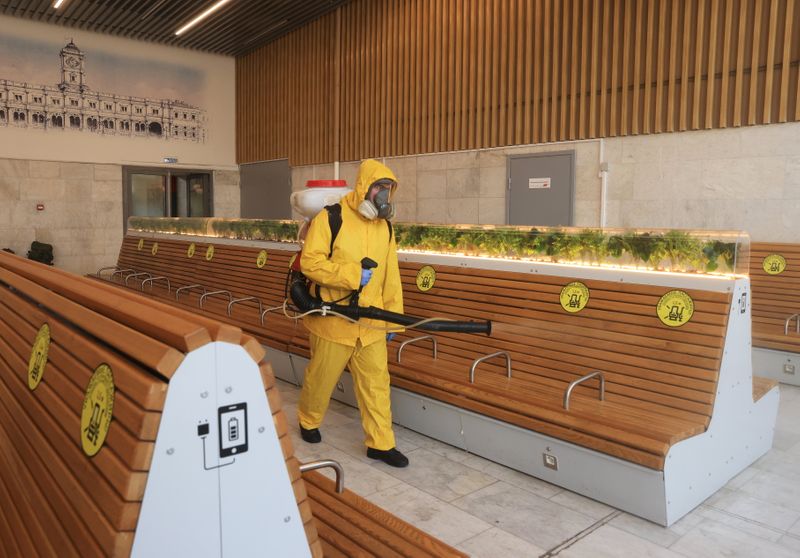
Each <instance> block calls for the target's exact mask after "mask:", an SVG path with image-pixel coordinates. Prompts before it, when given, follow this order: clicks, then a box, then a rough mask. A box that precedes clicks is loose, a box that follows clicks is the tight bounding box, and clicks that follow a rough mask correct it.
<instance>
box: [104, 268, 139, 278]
mask: <svg viewBox="0 0 800 558" xmlns="http://www.w3.org/2000/svg"><path fill="white" fill-rule="evenodd" d="M129 271H136V270H135V269H118V270H116V271H115V272H113V273H112V274H111V275H110V276H109V279H111V280H112V281H113V280H114V276H115V275H116V274H117V273H119V274H120V275H122V274H123V273H128V272H129Z"/></svg>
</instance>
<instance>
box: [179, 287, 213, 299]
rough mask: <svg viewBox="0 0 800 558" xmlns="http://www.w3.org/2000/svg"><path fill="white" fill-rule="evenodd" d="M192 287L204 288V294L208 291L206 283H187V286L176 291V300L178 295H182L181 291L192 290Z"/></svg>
mask: <svg viewBox="0 0 800 558" xmlns="http://www.w3.org/2000/svg"><path fill="white" fill-rule="evenodd" d="M192 289H203V293H204V294H205V293H206V292H207V291H206V287H205V285H200V284H195V285H186V286H185V287H179V288H178V289H177V290H176V291H175V300H178V297H179V296H180V295H181V291H191V290H192Z"/></svg>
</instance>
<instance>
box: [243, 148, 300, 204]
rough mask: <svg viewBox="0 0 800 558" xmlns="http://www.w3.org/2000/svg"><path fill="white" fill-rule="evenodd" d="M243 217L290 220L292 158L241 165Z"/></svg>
mask: <svg viewBox="0 0 800 558" xmlns="http://www.w3.org/2000/svg"><path fill="white" fill-rule="evenodd" d="M239 181H240V184H241V186H240V187H241V196H242V213H241V215H242V218H245V219H291V218H292V207H291V206H290V205H289V195H290V194H291V193H292V175H291V171H290V170H289V160H288V159H279V160H277V161H262V162H259V163H246V164H243V165H240V166H239Z"/></svg>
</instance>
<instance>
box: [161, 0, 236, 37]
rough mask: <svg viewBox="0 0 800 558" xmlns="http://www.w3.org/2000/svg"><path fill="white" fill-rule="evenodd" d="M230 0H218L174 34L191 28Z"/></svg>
mask: <svg viewBox="0 0 800 558" xmlns="http://www.w3.org/2000/svg"><path fill="white" fill-rule="evenodd" d="M230 1H231V0H219V2H217V3H216V4H214V5H213V6H211V7H210V8H208V9H207V10H206V11H204V12H202V13H201V14H200V15H198V16H197V17H196V18H194V19H193V20H192V21H190V22H189V23H187V24H186V25H184V26H183V27H181V28H180V29H178V30H177V31H175V35H180V34H181V33H183V32H184V31H187V30H189V29H191V28H192V27H194V26H195V25H197V24H198V23H200V22H201V21H203V20H204V19H205V18H207V17H208V16H210V15H211V14H213V13H214V12H216V11H217V10H219V9H220V8H221V7H222V6H224V5H225V4H227V3H228V2H230Z"/></svg>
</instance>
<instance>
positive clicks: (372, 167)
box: [342, 159, 397, 212]
mask: <svg viewBox="0 0 800 558" xmlns="http://www.w3.org/2000/svg"><path fill="white" fill-rule="evenodd" d="M387 178H388V179H389V180H392V181H393V182H395V183H397V177H396V176H395V175H394V173H393V172H392V171H391V170H390V169H389V167H387V166H386V165H384V164H382V163H379V162H378V161H376V160H375V159H364V161H363V162H362V163H361V166H360V167H359V169H358V177H357V178H356V188H355V190H353V191H352V192H350V193H349V194H347V195H345V196H344V198H342V201H344V202H346V203H347V205H349V206H350V207H351V208H352V209H353V210H354V211H356V212H357V211H358V205H359V204H360V203H361V202H362V201H363V200H364V198H365V197H366V195H367V191H368V190H369V187H370V186H372V185H373V184H374V183H375V182H376V181H378V180H383V179H387ZM396 188H397V186H395V187H394V188H393V189H392V194H394V189H396Z"/></svg>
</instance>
